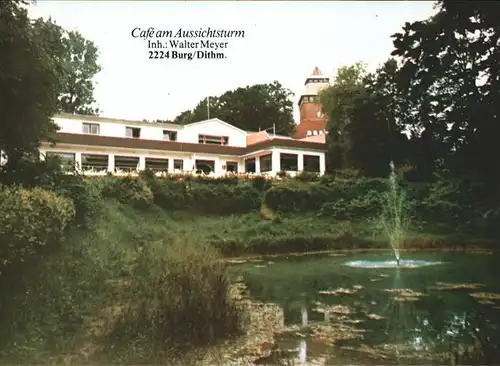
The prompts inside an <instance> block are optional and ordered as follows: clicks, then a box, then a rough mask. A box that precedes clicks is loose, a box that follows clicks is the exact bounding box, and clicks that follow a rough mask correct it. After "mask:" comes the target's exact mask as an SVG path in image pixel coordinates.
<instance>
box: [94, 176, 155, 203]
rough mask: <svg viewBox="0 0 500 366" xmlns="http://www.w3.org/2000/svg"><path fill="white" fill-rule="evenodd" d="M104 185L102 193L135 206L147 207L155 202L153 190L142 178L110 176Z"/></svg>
mask: <svg viewBox="0 0 500 366" xmlns="http://www.w3.org/2000/svg"><path fill="white" fill-rule="evenodd" d="M108 179H109V180H108V181H107V182H106V181H105V182H106V184H105V185H104V187H103V190H102V194H103V195H104V196H106V197H112V198H116V199H117V200H118V201H120V202H121V203H125V204H129V205H131V206H133V207H135V208H139V209H145V208H148V207H150V206H151V205H152V204H153V202H154V197H153V192H152V191H151V188H149V187H148V185H147V183H146V182H145V181H144V180H143V179H142V178H134V177H123V178H121V177H120V178H108Z"/></svg>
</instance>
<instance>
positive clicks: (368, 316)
mask: <svg viewBox="0 0 500 366" xmlns="http://www.w3.org/2000/svg"><path fill="white" fill-rule="evenodd" d="M366 317H367V318H369V319H373V320H380V319H384V317H383V316H381V315H378V314H368V315H367V316H366Z"/></svg>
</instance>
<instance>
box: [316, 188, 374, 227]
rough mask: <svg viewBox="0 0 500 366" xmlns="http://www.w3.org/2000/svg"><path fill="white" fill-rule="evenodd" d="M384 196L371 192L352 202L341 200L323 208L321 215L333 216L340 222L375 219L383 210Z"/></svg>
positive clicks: (327, 204)
mask: <svg viewBox="0 0 500 366" xmlns="http://www.w3.org/2000/svg"><path fill="white" fill-rule="evenodd" d="M382 204H383V196H382V195H381V194H380V193H378V192H376V191H369V192H367V193H366V194H364V195H361V196H358V197H355V198H353V199H351V200H345V199H342V198H341V199H339V200H336V201H334V202H327V203H325V204H323V205H322V206H321V211H320V215H323V216H331V217H334V218H336V219H338V220H351V219H354V218H361V217H373V216H375V215H377V214H379V213H380V212H381V210H382Z"/></svg>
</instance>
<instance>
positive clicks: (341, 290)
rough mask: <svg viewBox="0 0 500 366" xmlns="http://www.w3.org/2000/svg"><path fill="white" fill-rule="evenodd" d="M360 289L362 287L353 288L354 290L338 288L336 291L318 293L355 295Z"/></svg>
mask: <svg viewBox="0 0 500 366" xmlns="http://www.w3.org/2000/svg"><path fill="white" fill-rule="evenodd" d="M360 288H362V287H356V286H354V288H352V289H349V288H342V287H341V288H338V289H336V290H322V291H318V293H320V294H322V295H338V294H349V295H350V294H354V293H356V292H357V291H358V290H359V289H360Z"/></svg>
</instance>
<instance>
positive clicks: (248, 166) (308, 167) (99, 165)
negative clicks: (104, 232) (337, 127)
mask: <svg viewBox="0 0 500 366" xmlns="http://www.w3.org/2000/svg"><path fill="white" fill-rule="evenodd" d="M46 155H47V157H58V158H59V160H60V162H61V165H62V166H63V167H64V168H66V169H70V170H72V169H74V168H75V164H76V159H75V154H74V153H59V152H57V153H55V152H47V154H46ZM145 160H146V165H145V167H146V169H150V170H152V171H155V172H161V171H164V172H166V171H168V168H169V160H168V159H158V158H146V159H145ZM108 164H109V156H108V155H101V154H82V164H81V168H82V169H83V170H90V169H92V170H97V171H102V170H107V169H108ZM114 166H115V170H117V169H118V170H122V171H135V170H137V169H138V168H139V158H138V157H135V156H115V157H114ZM173 168H174V170H184V160H182V159H174V167H173ZM194 168H195V169H196V170H197V171H199V172H204V173H210V172H213V171H214V170H215V160H195V166H194ZM222 168H223V169H224V170H226V171H228V172H235V173H238V162H236V161H227V162H226V164H225V165H224V166H223V167H222ZM188 170H189V169H188ZM255 170H256V169H255V158H251V159H246V160H245V172H247V173H255ZM271 170H272V154H268V155H264V156H261V157H260V171H261V172H262V173H265V172H269V171H271ZM275 170H287V171H297V170H298V155H297V154H284V153H281V154H280V166H279V168H278V169H275ZM304 171H306V172H319V171H320V163H319V156H315V155H304Z"/></svg>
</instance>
